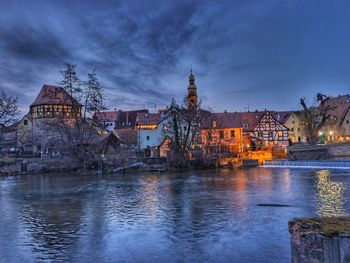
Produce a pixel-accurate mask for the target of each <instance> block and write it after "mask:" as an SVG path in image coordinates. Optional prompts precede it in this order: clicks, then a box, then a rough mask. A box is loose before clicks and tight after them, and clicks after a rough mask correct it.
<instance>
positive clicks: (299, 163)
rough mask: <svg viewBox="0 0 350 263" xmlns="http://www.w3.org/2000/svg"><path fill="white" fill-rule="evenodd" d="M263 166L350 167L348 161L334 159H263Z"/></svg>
mask: <svg viewBox="0 0 350 263" xmlns="http://www.w3.org/2000/svg"><path fill="white" fill-rule="evenodd" d="M263 166H264V167H287V168H325V169H350V161H336V160H318V161H312V160H310V161H309V160H305V161H288V160H278V161H265V162H264V164H263Z"/></svg>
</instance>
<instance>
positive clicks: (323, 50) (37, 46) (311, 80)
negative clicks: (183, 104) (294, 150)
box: [0, 0, 350, 110]
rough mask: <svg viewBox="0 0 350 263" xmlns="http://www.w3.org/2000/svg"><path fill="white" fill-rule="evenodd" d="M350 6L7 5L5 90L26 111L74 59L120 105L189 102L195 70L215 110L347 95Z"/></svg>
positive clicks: (0, 68)
mask: <svg viewBox="0 0 350 263" xmlns="http://www.w3.org/2000/svg"><path fill="white" fill-rule="evenodd" d="M349 7H350V4H349V3H347V2H345V1H341V0H340V1H337V3H330V2H328V1H325V0H319V1H316V0H315V1H307V2H298V1H288V2H283V1H278V0H267V1H258V0H249V1H238V0H237V1H187V0H176V1H153V0H150V1H126V0H120V1H68V0H62V1H59V0H57V1H54V0H52V1H44V0H42V1H39V0H37V1H5V0H4V1H1V3H0V39H1V41H0V76H1V78H0V87H1V88H2V89H5V90H6V91H8V92H10V93H17V94H18V95H20V96H21V100H20V101H21V103H22V104H23V105H22V106H25V105H28V104H30V103H31V102H32V100H33V99H34V97H35V96H36V94H37V92H38V90H39V89H40V87H41V85H42V84H43V83H52V84H54V83H56V82H57V81H59V80H60V78H61V76H60V73H59V71H60V70H61V69H63V68H64V65H65V63H74V64H77V69H78V73H79V75H80V76H81V78H85V76H86V75H87V73H88V72H90V71H91V70H93V69H96V70H97V73H98V77H99V78H100V81H101V83H103V85H104V87H105V90H106V93H107V94H108V96H107V99H108V102H107V103H108V105H110V106H111V108H115V107H117V108H121V107H126V108H139V107H142V105H146V106H147V105H153V104H157V105H159V106H165V105H166V104H167V103H169V101H170V100H171V97H173V96H176V97H178V100H179V101H180V100H182V98H181V96H184V94H185V92H186V86H187V76H188V70H189V68H190V65H193V67H194V70H195V74H196V76H197V83H198V88H199V93H200V95H201V96H202V97H203V98H205V103H207V104H209V106H213V107H215V108H216V109H218V110H222V109H225V108H226V109H234V110H238V109H241V108H244V107H246V105H247V104H250V105H252V104H254V105H256V108H271V107H275V108H277V109H289V108H292V107H295V105H296V103H297V101H298V99H299V97H300V96H310V97H311V96H312V95H313V94H314V93H316V92H317V91H318V90H319V89H324V90H325V91H326V93H329V94H332V93H333V92H336V93H337V94H338V93H346V92H348V90H347V89H346V88H345V87H347V85H348V83H349V81H350V77H349V74H348V73H347V69H348V68H349V61H350V57H349V56H350V54H349V53H348V46H349V44H350V36H349V35H348V34H347V28H348V27H349V26H350V14H349V11H348V10H350V8H349ZM282 91H283V92H282ZM337 94H334V95H337ZM215 105H217V106H215Z"/></svg>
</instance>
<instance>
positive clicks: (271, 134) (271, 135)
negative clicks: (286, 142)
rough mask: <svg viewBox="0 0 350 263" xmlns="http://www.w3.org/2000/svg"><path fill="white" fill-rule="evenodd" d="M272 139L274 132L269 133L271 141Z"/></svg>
mask: <svg viewBox="0 0 350 263" xmlns="http://www.w3.org/2000/svg"><path fill="white" fill-rule="evenodd" d="M272 138H273V132H272V131H269V139H272Z"/></svg>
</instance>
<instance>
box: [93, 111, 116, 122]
mask: <svg viewBox="0 0 350 263" xmlns="http://www.w3.org/2000/svg"><path fill="white" fill-rule="evenodd" d="M94 119H95V120H96V121H117V119H118V112H117V111H102V112H96V113H95V115H94Z"/></svg>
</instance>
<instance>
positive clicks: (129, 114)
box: [116, 109, 149, 129]
mask: <svg viewBox="0 0 350 263" xmlns="http://www.w3.org/2000/svg"><path fill="white" fill-rule="evenodd" d="M148 112H149V111H148V110H146V109H143V110H133V111H121V110H120V111H118V119H117V126H116V128H117V129H123V128H134V126H135V123H136V116H137V113H148Z"/></svg>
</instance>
